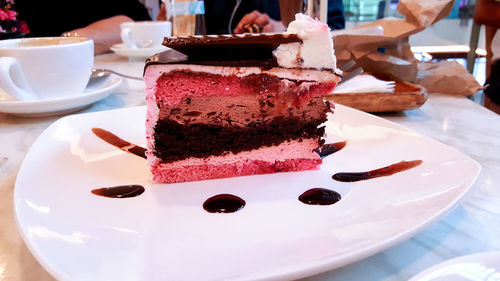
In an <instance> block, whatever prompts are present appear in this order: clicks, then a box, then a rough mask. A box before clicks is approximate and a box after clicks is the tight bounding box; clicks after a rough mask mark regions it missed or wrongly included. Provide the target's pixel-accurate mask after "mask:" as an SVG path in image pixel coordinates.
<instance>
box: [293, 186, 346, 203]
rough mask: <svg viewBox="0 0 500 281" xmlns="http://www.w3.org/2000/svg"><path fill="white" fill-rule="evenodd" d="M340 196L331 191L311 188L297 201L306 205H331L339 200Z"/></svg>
mask: <svg viewBox="0 0 500 281" xmlns="http://www.w3.org/2000/svg"><path fill="white" fill-rule="evenodd" d="M341 197H342V196H341V195H340V194H339V193H338V192H336V191H334V190H331V189H326V188H319V187H318V188H311V189H309V190H307V191H305V192H304V193H302V194H301V195H300V196H299V201H300V202H302V203H304V204H308V205H332V204H335V203H337V202H338V201H339V200H340V199H341Z"/></svg>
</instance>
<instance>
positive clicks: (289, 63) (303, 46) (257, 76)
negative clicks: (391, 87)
mask: <svg viewBox="0 0 500 281" xmlns="http://www.w3.org/2000/svg"><path fill="white" fill-rule="evenodd" d="M164 45H166V46H168V47H170V48H172V50H169V51H166V52H164V53H161V54H158V55H156V56H153V57H151V58H150V59H148V61H147V62H146V66H145V71H144V79H145V82H146V101H147V119H146V137H147V149H148V152H147V153H146V155H147V158H148V163H149V165H150V167H151V171H152V174H153V179H154V180H155V181H156V182H164V183H173V182H185V181H194V180H204V179H214V178H225V177H234V176H243V175H255V174H266V173H275V172H289V171H301V170H308V169H315V168H316V167H317V166H318V165H319V164H321V159H320V158H319V156H318V155H317V154H316V153H315V152H314V150H315V149H316V148H318V146H319V145H321V141H322V140H321V138H322V136H323V134H324V126H323V125H322V124H323V123H324V122H325V121H326V117H327V112H329V111H330V106H329V104H328V103H325V102H324V101H323V97H324V96H325V95H327V94H328V93H330V92H331V91H332V90H333V89H334V87H335V85H336V84H337V82H338V81H339V80H340V75H339V73H338V70H336V66H335V64H336V61H335V56H334V54H333V43H332V40H331V37H330V33H329V28H328V26H326V25H324V24H322V23H320V22H318V21H315V20H312V19H310V18H308V17H306V16H303V15H297V18H296V20H295V21H294V22H292V23H291V24H290V26H289V29H288V32H287V33H286V34H273V35H243V36H230V35H219V36H199V37H198V36H194V37H173V38H165V41H164Z"/></svg>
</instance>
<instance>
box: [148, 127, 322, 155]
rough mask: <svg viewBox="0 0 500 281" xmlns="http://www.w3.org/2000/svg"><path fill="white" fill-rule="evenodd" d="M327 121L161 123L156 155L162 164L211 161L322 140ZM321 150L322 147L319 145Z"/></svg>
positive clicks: (158, 129) (155, 138)
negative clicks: (195, 159) (295, 142)
mask: <svg viewBox="0 0 500 281" xmlns="http://www.w3.org/2000/svg"><path fill="white" fill-rule="evenodd" d="M325 121H326V118H324V119H317V120H314V121H310V122H304V121H303V120H302V119H301V118H294V117H292V118H283V117H276V118H273V119H271V120H269V121H268V122H257V121H256V122H251V123H248V124H246V125H245V127H236V126H220V125H211V124H201V123H198V124H191V125H183V124H179V123H177V122H175V121H173V120H170V119H165V120H159V121H158V122H157V123H156V127H155V131H156V132H155V134H154V135H153V138H154V143H155V148H156V150H155V151H154V154H155V156H156V157H158V158H160V159H161V161H162V163H168V162H173V161H177V160H182V159H187V158H189V157H200V158H202V157H208V156H218V155H223V154H225V153H227V152H232V153H238V152H241V151H249V150H252V149H257V148H261V147H264V146H273V145H279V144H281V143H283V142H285V141H288V140H302V139H308V138H313V139H318V142H319V139H320V137H321V136H323V135H324V132H325V128H324V127H321V126H320V125H321V124H322V123H324V122H325ZM318 146H319V144H318Z"/></svg>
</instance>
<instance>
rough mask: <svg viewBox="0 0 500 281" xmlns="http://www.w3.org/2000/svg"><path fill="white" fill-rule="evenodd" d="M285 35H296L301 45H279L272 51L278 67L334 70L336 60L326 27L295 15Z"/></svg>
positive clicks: (316, 21) (300, 15) (318, 22)
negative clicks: (300, 40)
mask: <svg viewBox="0 0 500 281" xmlns="http://www.w3.org/2000/svg"><path fill="white" fill-rule="evenodd" d="M287 33H294V34H297V36H298V37H299V38H300V39H302V43H298V42H294V43H287V44H281V45H279V46H278V48H276V50H274V51H273V55H274V57H275V58H276V60H277V62H278V65H279V66H281V67H287V68H296V67H298V68H316V69H331V70H336V68H337V59H336V58H335V53H334V52H333V40H332V37H331V35H330V28H329V27H328V25H326V24H324V23H322V22H320V21H318V20H314V19H312V18H310V17H308V16H306V15H304V14H296V15H295V20H294V21H292V22H291V23H290V24H289V25H288V29H287Z"/></svg>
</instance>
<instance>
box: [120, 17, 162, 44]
mask: <svg viewBox="0 0 500 281" xmlns="http://www.w3.org/2000/svg"><path fill="white" fill-rule="evenodd" d="M120 28H121V37H122V41H123V43H124V44H125V46H127V47H128V48H131V49H137V48H152V47H158V46H161V44H162V43H163V38H164V37H169V36H171V35H172V23H171V22H169V21H136V22H124V23H122V24H121V25H120Z"/></svg>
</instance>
